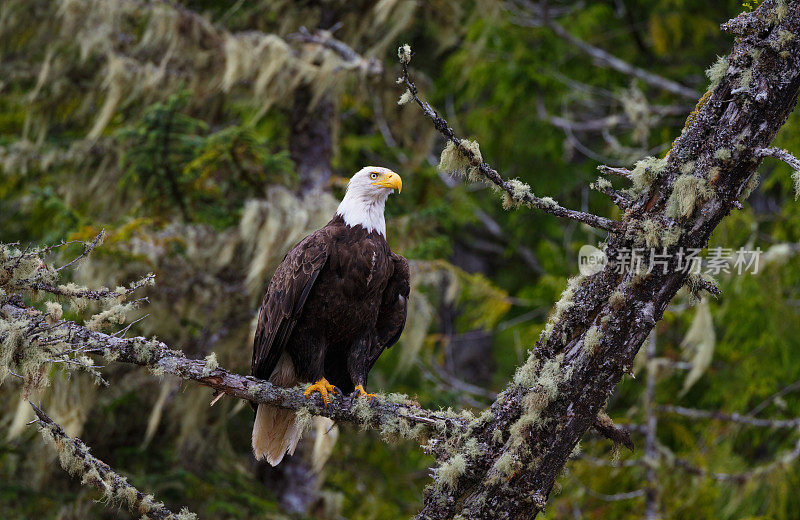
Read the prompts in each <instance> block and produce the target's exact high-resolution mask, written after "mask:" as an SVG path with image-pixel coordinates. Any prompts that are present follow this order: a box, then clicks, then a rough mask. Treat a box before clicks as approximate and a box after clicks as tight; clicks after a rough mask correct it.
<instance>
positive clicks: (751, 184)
mask: <svg viewBox="0 0 800 520" xmlns="http://www.w3.org/2000/svg"><path fill="white" fill-rule="evenodd" d="M792 179H796V175H795V174H792ZM760 182H761V175H760V174H759V173H758V172H756V173H754V174H753V175H751V176H750V179H749V180H748V181H747V184H746V185H745V187H744V190H742V200H747V199H749V198H750V194H751V193H753V192H754V191H755V190H756V188H758V184H759V183H760ZM797 192H798V183H797V180H795V195H796V194H797Z"/></svg>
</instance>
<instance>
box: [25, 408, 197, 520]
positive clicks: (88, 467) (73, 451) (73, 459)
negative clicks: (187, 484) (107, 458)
mask: <svg viewBox="0 0 800 520" xmlns="http://www.w3.org/2000/svg"><path fill="white" fill-rule="evenodd" d="M30 405H31V407H32V408H33V411H34V413H35V414H36V417H37V418H36V420H35V421H34V422H35V423H36V424H37V425H38V427H39V431H40V432H41V434H42V436H43V437H44V438H45V439H47V440H48V441H50V442H51V443H52V444H53V446H54V447H55V449H56V451H57V452H58V458H59V461H60V462H61V466H62V467H63V468H64V470H65V471H67V472H69V473H70V474H71V475H73V476H75V477H80V478H81V483H82V484H85V485H90V486H92V487H94V488H97V489H99V490H100V491H101V492H102V493H103V495H104V496H105V497H107V498H108V499H109V501H110V502H112V503H116V504H121V505H124V506H126V507H127V508H128V509H129V510H130V511H132V512H134V513H138V514H142V515H144V516H143V518H144V517H146V518H153V519H157V520H196V519H197V515H195V514H194V513H191V512H189V510H188V509H186V508H183V509H182V510H181V512H180V513H178V514H175V513H173V512H172V511H170V510H169V509H167V508H166V507H164V504H163V503H161V502H156V500H155V499H154V498H153V495H147V494H145V493H142V492H141V491H139V490H138V489H136V488H135V487H133V486H132V485H130V484H128V480H127V479H126V478H125V477H123V476H120V475H119V474H118V473H117V472H115V471H114V470H113V469H112V468H111V466H109V465H108V464H106V463H105V462H103V461H102V460H100V459H98V458H97V457H95V456H93V455H92V454H91V453H89V448H88V447H87V446H86V444H84V443H83V441H81V440H80V439H78V438H73V437H70V436H69V435H67V434H66V433H65V432H64V430H63V429H62V428H61V426H60V425H59V424H58V423H56V422H55V421H53V420H52V419H51V418H50V417H49V416H48V415H47V414H46V413H44V411H42V409H41V408H39V407H38V406H36V405H35V404H33V403H30Z"/></svg>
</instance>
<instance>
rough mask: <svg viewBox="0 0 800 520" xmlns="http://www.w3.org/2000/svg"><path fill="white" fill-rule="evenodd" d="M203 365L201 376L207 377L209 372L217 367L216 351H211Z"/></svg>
mask: <svg viewBox="0 0 800 520" xmlns="http://www.w3.org/2000/svg"><path fill="white" fill-rule="evenodd" d="M205 362H206V364H205V366H204V367H203V377H208V376H210V375H211V372H213V371H214V370H216V369H218V368H219V361H217V353H216V352H212V353H211V354H209V355H207V356H206V358H205Z"/></svg>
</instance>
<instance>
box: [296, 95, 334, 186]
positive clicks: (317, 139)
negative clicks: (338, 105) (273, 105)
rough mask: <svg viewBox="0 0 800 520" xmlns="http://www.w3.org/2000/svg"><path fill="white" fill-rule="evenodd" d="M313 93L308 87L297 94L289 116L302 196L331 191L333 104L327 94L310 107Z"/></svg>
mask: <svg viewBox="0 0 800 520" xmlns="http://www.w3.org/2000/svg"><path fill="white" fill-rule="evenodd" d="M311 100H312V93H311V91H310V89H309V88H308V87H306V86H303V87H300V88H298V89H297V90H296V91H295V93H294V106H293V107H292V111H291V113H290V115H289V128H290V132H291V133H290V135H289V156H290V157H291V159H292V161H293V162H294V166H295V169H296V171H297V175H298V177H299V178H300V193H308V192H309V191H321V190H325V189H328V182H329V181H330V178H331V156H332V153H333V136H332V133H331V128H332V124H333V113H334V110H333V109H334V106H333V100H332V99H330V97H329V96H328V95H327V94H326V95H323V96H322V98H321V99H319V100H318V101H317V103H316V105H315V106H313V107H310V103H311Z"/></svg>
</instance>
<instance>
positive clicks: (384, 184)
mask: <svg viewBox="0 0 800 520" xmlns="http://www.w3.org/2000/svg"><path fill="white" fill-rule="evenodd" d="M372 185H373V186H380V187H381V188H392V189H394V190H397V193H400V192H401V191H402V190H403V179H401V178H400V176H399V175H397V174H396V173H394V172H390V173H388V174H386V175H385V176H384V177H383V179H381V180H379V181H375V182H373V183H372Z"/></svg>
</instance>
